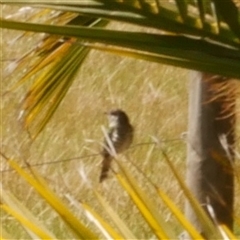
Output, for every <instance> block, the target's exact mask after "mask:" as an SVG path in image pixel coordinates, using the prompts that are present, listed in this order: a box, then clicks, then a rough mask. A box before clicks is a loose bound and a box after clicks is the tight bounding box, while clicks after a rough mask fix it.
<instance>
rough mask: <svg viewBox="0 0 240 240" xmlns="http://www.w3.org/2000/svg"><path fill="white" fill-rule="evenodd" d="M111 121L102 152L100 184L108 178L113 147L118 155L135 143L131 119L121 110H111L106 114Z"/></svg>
mask: <svg viewBox="0 0 240 240" xmlns="http://www.w3.org/2000/svg"><path fill="white" fill-rule="evenodd" d="M106 114H107V116H108V121H109V131H108V136H107V138H108V139H107V138H106V137H105V139H104V144H103V150H102V154H101V155H102V157H103V160H102V169H101V174H100V178H99V182H100V183H101V182H103V181H104V180H105V179H106V178H107V176H108V172H109V169H110V168H111V162H112V160H113V155H112V153H111V150H110V149H111V146H110V144H109V141H110V142H111V145H112V146H113V147H114V149H115V152H116V154H119V153H122V152H124V151H125V150H127V149H128V148H129V146H130V145H131V143H132V141H133V133H134V129H133V126H132V125H131V123H130V121H129V117H128V115H127V114H126V112H124V111H123V110H121V109H115V110H111V111H109V112H106Z"/></svg>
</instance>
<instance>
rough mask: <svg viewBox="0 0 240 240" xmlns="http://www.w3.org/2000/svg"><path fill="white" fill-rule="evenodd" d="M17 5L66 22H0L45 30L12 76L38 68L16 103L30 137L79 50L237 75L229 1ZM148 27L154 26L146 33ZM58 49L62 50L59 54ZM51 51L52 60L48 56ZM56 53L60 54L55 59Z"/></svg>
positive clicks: (60, 91) (51, 107)
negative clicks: (122, 26) (116, 26)
mask: <svg viewBox="0 0 240 240" xmlns="http://www.w3.org/2000/svg"><path fill="white" fill-rule="evenodd" d="M19 4H21V5H24V6H25V5H28V6H31V7H34V8H43V9H52V10H56V11H59V13H60V14H59V18H60V17H61V18H63V16H64V17H66V16H68V17H69V18H70V19H71V21H65V24H67V25H65V26H64V25H63V22H64V21H62V24H61V25H60V24H59V23H58V24H56V23H54V22H53V21H50V22H51V24H49V23H48V22H43V23H41V24H36V23H30V22H27V23H24V22H14V21H11V20H6V19H1V27H2V28H8V29H16V30H24V31H31V32H45V33H48V34H51V35H50V36H48V37H47V38H45V40H44V41H43V42H42V44H41V45H40V46H39V47H38V48H37V49H35V50H33V51H32V52H31V54H28V55H26V56H25V58H23V59H21V61H19V64H22V65H21V66H23V62H24V61H25V62H26V60H27V59H30V58H31V60H32V58H33V55H35V53H37V54H38V56H39V55H40V56H41V57H40V58H39V57H38V58H36V59H35V60H32V61H31V62H33V63H32V65H31V68H30V70H29V71H28V73H27V74H26V75H25V76H24V77H23V78H22V80H20V82H23V81H25V80H26V79H29V78H30V77H32V76H35V74H36V73H38V72H40V71H44V73H42V75H41V77H40V78H37V79H36V83H35V84H33V86H32V87H31V90H30V91H29V92H28V94H27V97H26V98H25V104H24V106H25V107H26V108H25V113H26V114H25V122H26V124H25V125H26V127H30V126H31V125H33V122H35V123H36V126H37V127H36V128H35V130H33V132H34V136H37V135H38V134H39V133H40V132H41V130H42V129H43V128H44V126H45V125H46V124H47V122H48V121H49V120H50V118H51V116H52V115H53V113H54V112H55V110H56V109H57V107H58V106H59V104H60V102H61V101H62V99H63V98H64V96H65V94H66V93H67V90H68V89H69V87H70V86H71V84H72V82H73V79H74V76H75V74H76V72H77V70H78V69H79V67H80V66H81V64H82V62H83V60H84V57H85V56H86V55H87V53H88V51H89V48H86V47H90V48H95V49H100V50H103V51H109V52H113V53H117V54H121V55H125V56H126V55H128V56H132V57H136V58H142V59H145V60H148V61H155V62H161V63H167V64H171V65H174V66H179V67H183V68H189V69H195V70H198V71H202V72H209V73H213V74H218V75H223V76H227V77H233V78H240V71H239V66H240V33H239V32H240V14H239V10H238V9H237V7H236V6H235V5H234V3H233V2H232V1H231V0H225V1H218V0H214V1H210V0H205V1H203V0H197V1H190V0H188V1H187V0H175V1H166V0H131V1H129V0H122V1H118V0H112V1H111V2H110V1H109V0H85V1H75V2H74V3H71V2H69V1H61V3H42V4H40V3H34V2H32V3H30V2H29V1H26V2H21V3H19ZM226 9H227V10H228V11H226ZM56 18H57V19H58V17H57V16H56V17H55V22H56ZM109 21H121V22H126V23H131V24H135V25H138V26H141V27H144V29H142V30H141V31H139V32H133V31H131V32H130V31H117V30H109V29H104V27H105V26H106V24H107V23H108V22H109ZM57 22H58V21H57ZM149 28H151V29H156V30H157V31H156V30H154V31H155V33H148V32H146V29H149ZM53 36H54V37H53ZM70 39H71V40H70ZM62 49H65V50H64V51H62V52H61V50H62ZM40 53H41V54H40ZM54 54H55V55H54ZM53 56H58V57H57V58H56V59H55V60H53ZM61 56H64V57H63V58H62V59H60V58H61ZM59 59H60V60H59ZM64 67H65V72H64V71H63V69H64ZM60 72H62V73H65V74H59V73H60ZM46 84H47V86H48V87H46ZM43 113H44V114H45V115H44V114H43ZM41 116H42V118H41ZM36 120H39V122H37V121H36Z"/></svg>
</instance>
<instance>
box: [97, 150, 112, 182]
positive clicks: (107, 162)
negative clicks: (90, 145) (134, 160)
mask: <svg viewBox="0 0 240 240" xmlns="http://www.w3.org/2000/svg"><path fill="white" fill-rule="evenodd" d="M111 162H112V156H110V155H109V154H104V156H103V161H102V171H101V174H100V178H99V182H100V183H101V182H102V181H103V180H105V179H106V178H107V176H108V172H109V169H110V167H111Z"/></svg>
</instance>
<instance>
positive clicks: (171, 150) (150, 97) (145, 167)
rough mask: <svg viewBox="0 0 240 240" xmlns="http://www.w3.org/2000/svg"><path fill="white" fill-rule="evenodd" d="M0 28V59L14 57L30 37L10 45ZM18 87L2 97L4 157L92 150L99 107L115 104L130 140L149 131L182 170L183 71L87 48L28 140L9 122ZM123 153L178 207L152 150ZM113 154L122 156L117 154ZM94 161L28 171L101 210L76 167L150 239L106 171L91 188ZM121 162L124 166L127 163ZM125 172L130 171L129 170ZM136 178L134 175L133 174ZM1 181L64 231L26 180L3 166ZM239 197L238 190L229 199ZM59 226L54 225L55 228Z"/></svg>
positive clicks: (47, 157) (13, 119)
mask: <svg viewBox="0 0 240 240" xmlns="http://www.w3.org/2000/svg"><path fill="white" fill-rule="evenodd" d="M115 26H116V27H121V28H122V27H124V26H122V25H115ZM110 27H112V26H110ZM126 27H128V26H126ZM4 33H5V35H4V41H3V42H2V49H3V57H4V58H5V59H11V58H16V57H19V56H21V55H22V54H23V52H24V51H26V48H30V47H31V45H33V44H34V39H32V41H30V40H31V39H30V40H28V41H29V42H28V45H27V46H26V45H25V43H24V41H21V42H16V43H15V44H14V45H10V40H11V39H14V38H15V37H16V35H18V33H17V32H11V31H5V30H4ZM23 49H24V50H23ZM7 65H8V62H4V63H3V66H2V68H3V72H4V70H5V69H6V66H7ZM17 79H18V76H10V77H9V78H7V79H5V80H4V81H3V83H4V84H3V87H2V93H5V92H6V91H7V89H8V88H9V86H11V85H12V84H13V83H14V82H16V80H17ZM26 87H27V86H24V87H22V88H19V89H17V90H16V91H14V92H9V93H7V94H5V95H3V97H2V101H1V111H2V116H3V117H2V119H1V120H2V121H1V124H2V128H1V129H2V147H1V148H2V151H3V152H5V153H6V154H7V155H8V156H11V157H14V158H16V159H18V160H19V161H20V162H22V163H23V164H24V161H28V162H29V163H30V164H37V163H44V162H49V161H55V160H61V159H68V158H72V157H85V156H89V155H92V154H95V153H98V152H99V150H100V149H101V146H100V145H101V142H102V138H103V134H102V131H101V126H102V125H106V119H105V116H104V114H103V112H104V111H105V110H108V109H112V108H122V109H124V110H126V111H127V112H128V114H129V116H130V118H131V121H132V124H133V125H134V127H135V140H134V144H133V145H136V144H138V143H144V142H149V141H151V138H152V137H155V138H158V139H159V140H160V141H162V147H163V148H164V149H166V151H167V153H168V155H169V157H170V158H171V160H172V161H173V163H174V165H175V166H176V168H178V169H179V172H180V173H181V174H182V175H183V176H184V169H185V158H186V144H185V142H184V141H182V140H181V139H180V136H181V134H182V133H183V132H185V131H187V104H188V103H187V100H188V93H187V88H188V71H187V70H183V69H178V68H173V67H170V66H164V65H160V64H156V63H149V62H145V61H140V60H135V59H128V58H121V57H118V56H115V55H110V54H106V53H102V52H96V51H92V52H91V53H90V54H89V56H88V57H87V59H86V61H85V62H84V64H83V65H82V67H81V69H80V71H79V73H78V76H77V77H76V80H75V82H74V84H73V86H72V87H71V89H70V91H69V92H68V94H67V96H66V98H65V99H64V101H63V102H62V104H61V105H60V107H59V109H58V110H57V112H56V114H55V115H54V117H53V118H52V120H51V122H50V123H49V124H48V126H47V127H46V129H45V130H44V131H43V133H42V134H41V135H40V136H39V137H38V138H37V139H36V141H34V142H31V141H30V139H29V138H28V135H27V133H26V132H25V131H24V130H23V129H22V125H21V123H20V122H19V121H18V120H17V118H18V114H19V107H20V103H21V99H22V97H23V94H24V93H25V91H26ZM239 131H240V129H239V125H238V132H239ZM172 140H174V141H172ZM127 157H128V158H129V159H130V160H131V161H133V162H134V163H135V164H136V165H137V166H139V168H141V169H142V171H144V172H145V173H146V175H147V176H148V177H149V178H150V179H152V181H153V182H155V183H156V184H157V185H158V186H160V187H161V188H162V189H163V190H164V191H165V192H166V193H167V194H168V195H169V196H170V197H171V198H172V199H174V200H175V202H176V203H177V204H178V205H179V206H181V207H182V206H183V197H182V195H181V191H180V189H179V187H178V185H177V184H176V181H175V180H174V179H173V176H172V174H171V172H170V170H169V169H168V167H167V165H166V163H165V162H164V159H163V158H162V155H161V151H160V150H159V149H157V148H154V146H153V145H147V144H146V145H141V146H136V147H135V148H132V149H130V150H129V151H128V153H127ZM121 159H122V160H123V161H125V162H126V159H125V157H121ZM100 162H101V157H100V156H97V157H96V156H95V157H87V158H79V159H78V160H75V161H69V162H63V163H58V164H52V165H42V166H38V167H37V168H36V169H37V170H38V171H39V172H40V173H41V174H42V176H44V177H45V179H46V180H47V181H48V182H49V184H50V185H51V186H52V187H53V188H54V190H55V191H56V192H57V194H58V195H59V196H61V197H62V198H63V199H65V195H66V194H71V195H72V196H74V197H75V198H76V199H77V200H81V201H84V202H87V203H89V204H90V205H91V206H93V208H94V209H96V210H97V211H98V212H99V213H100V214H102V216H104V215H105V214H104V213H103V211H102V209H101V207H100V206H99V203H98V202H97V200H96V199H95V197H94V195H93V193H92V192H91V191H90V190H89V188H88V187H87V186H86V184H85V183H84V182H83V181H82V179H81V177H80V174H79V171H82V172H84V174H86V176H87V178H88V179H89V181H90V182H91V183H92V185H93V186H95V187H96V188H98V189H99V191H101V193H102V194H103V195H104V196H105V197H106V199H107V200H108V202H109V203H110V205H111V206H113V208H114V210H116V211H117V212H118V213H119V215H120V216H121V217H122V218H123V219H124V220H125V221H126V222H127V224H128V226H129V227H130V228H131V229H132V230H133V231H134V233H135V234H136V235H137V236H138V237H139V238H150V237H152V236H151V235H150V233H149V232H148V230H147V229H148V228H147V227H146V226H145V223H144V221H142V217H141V216H140V215H139V214H138V211H137V210H136V209H135V208H134V206H133V204H132V202H131V201H130V199H129V198H128V197H127V196H126V193H125V192H124V191H122V189H121V187H120V186H119V185H118V184H117V182H116V180H115V178H114V177H110V178H109V179H108V180H107V181H106V182H105V183H104V184H103V185H102V186H99V184H98V177H99V172H100ZM126 164H127V165H128V163H127V162H126ZM1 168H2V169H5V168H7V165H6V164H5V163H3V164H2V166H1ZM115 168H116V166H115ZM129 168H131V167H130V166H129ZM131 171H132V172H133V174H134V175H136V174H135V171H134V170H133V169H132V168H131ZM136 177H138V178H139V176H136ZM2 182H3V185H4V187H5V188H7V189H9V190H10V191H11V192H12V193H13V194H15V195H16V196H17V197H18V198H19V199H20V200H21V201H23V202H24V204H25V205H27V207H28V208H30V209H31V210H32V211H33V212H34V213H36V214H38V215H39V216H40V218H41V219H42V220H43V221H44V222H45V224H46V225H47V226H48V227H49V228H50V229H54V232H55V233H56V235H57V236H58V237H59V238H67V237H69V236H68V235H66V232H65V228H64V226H62V225H63V224H62V223H61V222H60V220H59V219H58V217H57V216H56V215H55V214H54V213H53V212H52V211H50V210H49V207H48V206H47V205H46V204H45V202H44V201H43V200H42V199H40V198H39V196H38V195H37V194H35V193H34V192H33V190H32V189H31V188H30V187H29V186H28V185H26V184H25V183H24V182H23V181H22V180H21V179H19V176H17V175H16V174H15V173H14V172H4V173H3V174H2ZM139 184H141V185H142V186H143V187H144V188H145V189H147V190H148V192H149V193H150V195H151V196H152V198H153V201H155V202H156V204H157V205H158V207H159V211H161V212H162V213H163V215H164V216H166V221H170V222H172V223H173V224H175V226H176V229H177V228H178V225H177V224H176V222H175V221H174V219H173V218H172V216H170V215H169V213H168V211H167V210H166V209H165V208H164V207H163V206H162V205H161V204H160V203H159V201H157V200H156V199H157V198H156V196H155V195H154V193H153V191H151V190H149V188H148V187H147V186H145V185H144V179H143V178H142V177H140V178H139ZM239 196H240V194H239V189H238V190H237V197H236V198H239ZM66 202H68V201H67V200H66ZM238 204H239V203H238ZM72 209H74V210H75V211H76V215H81V212H79V210H76V209H75V208H74V207H73V206H72ZM59 224H60V226H62V227H59ZM4 226H6V228H7V229H9V230H10V232H14V230H15V229H18V230H17V231H18V232H17V234H18V236H21V238H24V236H25V235H24V232H21V231H20V230H19V228H17V224H16V223H15V221H14V220H13V219H11V218H7V217H5V218H4Z"/></svg>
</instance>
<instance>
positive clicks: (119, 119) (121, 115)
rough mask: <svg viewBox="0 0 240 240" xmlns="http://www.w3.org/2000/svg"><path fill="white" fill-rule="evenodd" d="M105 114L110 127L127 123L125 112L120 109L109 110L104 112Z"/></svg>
mask: <svg viewBox="0 0 240 240" xmlns="http://www.w3.org/2000/svg"><path fill="white" fill-rule="evenodd" d="M106 114H107V116H108V120H109V126H110V128H115V127H118V126H119V124H129V119H128V116H127V114H126V113H125V112H124V111H122V110H120V109H116V110H111V111H109V112H106Z"/></svg>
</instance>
